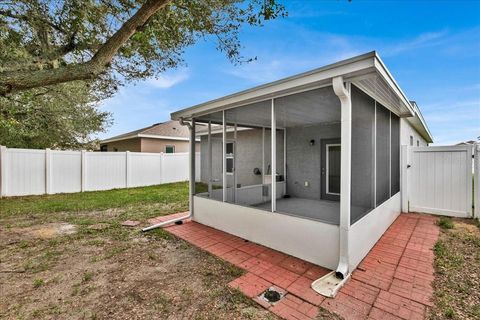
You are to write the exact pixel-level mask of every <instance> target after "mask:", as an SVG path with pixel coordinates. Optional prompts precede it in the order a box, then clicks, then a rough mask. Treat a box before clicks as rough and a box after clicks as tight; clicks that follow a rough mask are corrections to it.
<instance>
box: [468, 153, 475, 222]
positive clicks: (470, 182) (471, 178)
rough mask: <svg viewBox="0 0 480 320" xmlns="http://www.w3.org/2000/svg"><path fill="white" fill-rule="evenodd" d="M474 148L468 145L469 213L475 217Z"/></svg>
mask: <svg viewBox="0 0 480 320" xmlns="http://www.w3.org/2000/svg"><path fill="white" fill-rule="evenodd" d="M473 147H474V146H473ZM473 154H474V153H473V148H472V146H471V145H469V146H467V213H468V214H469V215H470V217H472V218H473V217H474V216H475V213H474V212H473V206H472V204H473V199H472V196H473V181H472V180H473V174H472V167H473V159H472V157H473Z"/></svg>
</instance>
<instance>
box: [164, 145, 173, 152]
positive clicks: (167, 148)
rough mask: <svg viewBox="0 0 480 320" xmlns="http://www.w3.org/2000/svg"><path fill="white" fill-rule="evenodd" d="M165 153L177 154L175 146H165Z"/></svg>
mask: <svg viewBox="0 0 480 320" xmlns="http://www.w3.org/2000/svg"><path fill="white" fill-rule="evenodd" d="M165 153H175V146H165Z"/></svg>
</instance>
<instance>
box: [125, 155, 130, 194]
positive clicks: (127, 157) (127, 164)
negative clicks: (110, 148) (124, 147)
mask: <svg viewBox="0 0 480 320" xmlns="http://www.w3.org/2000/svg"><path fill="white" fill-rule="evenodd" d="M130 163H131V155H130V151H125V168H126V172H125V187H126V188H129V187H130V183H131V177H130V173H131V170H130Z"/></svg>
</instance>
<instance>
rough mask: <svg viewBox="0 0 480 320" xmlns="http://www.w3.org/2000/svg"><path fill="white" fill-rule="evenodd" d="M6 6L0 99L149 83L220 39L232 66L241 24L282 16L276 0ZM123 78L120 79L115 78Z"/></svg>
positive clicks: (237, 58)
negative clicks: (66, 88)
mask: <svg viewBox="0 0 480 320" xmlns="http://www.w3.org/2000/svg"><path fill="white" fill-rule="evenodd" d="M1 3H2V2H0V47H1V48H2V49H1V50H0V61H1V65H0V94H8V93H9V92H15V91H21V90H26V89H30V88H34V87H38V86H43V85H50V84H56V83H62V82H68V81H72V80H86V79H97V78H98V75H99V74H102V73H104V74H107V75H108V76H104V77H103V80H108V81H113V82H117V81H119V80H118V79H119V78H121V79H125V80H127V81H128V80H133V79H143V78H145V77H151V76H155V75H158V74H159V73H161V72H163V71H165V70H166V69H168V68H173V67H176V66H177V65H178V64H179V63H181V62H182V54H183V52H184V49H185V48H186V47H187V46H190V45H192V44H194V43H195V42H196V41H197V40H199V39H202V38H203V39H205V38H207V39H214V41H215V42H216V45H217V48H218V49H219V50H220V51H223V52H225V53H226V55H227V57H228V58H229V59H230V60H231V61H232V62H234V63H237V62H242V61H245V60H248V59H245V58H243V57H242V56H241V54H240V48H241V45H240V42H239V38H238V35H239V30H240V27H241V26H242V25H245V24H248V25H253V26H260V25H262V24H263V23H264V21H266V20H270V19H274V18H277V17H278V16H279V15H284V14H285V12H284V8H283V6H281V5H280V4H278V3H277V2H276V1H275V0H250V1H241V0H237V1H235V0H175V1H168V0H147V1H139V0H117V1H107V0H90V1H78V0H64V1H51V0H12V1H8V2H5V4H3V5H2V4H1ZM115 75H119V76H120V77H118V76H117V77H115Z"/></svg>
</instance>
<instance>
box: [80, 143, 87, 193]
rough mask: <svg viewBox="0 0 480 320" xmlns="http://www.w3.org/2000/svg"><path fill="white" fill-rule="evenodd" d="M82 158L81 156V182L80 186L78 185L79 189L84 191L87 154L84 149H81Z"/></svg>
mask: <svg viewBox="0 0 480 320" xmlns="http://www.w3.org/2000/svg"><path fill="white" fill-rule="evenodd" d="M81 155H82V158H81V162H80V163H81V171H82V175H81V177H82V182H81V187H80V190H81V191H82V192H83V191H86V188H87V159H86V157H87V154H86V152H85V150H82V153H81Z"/></svg>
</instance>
